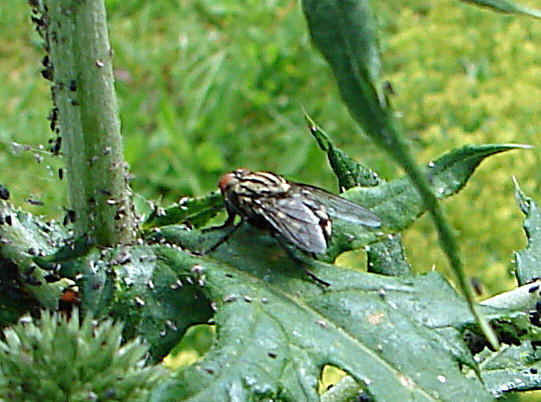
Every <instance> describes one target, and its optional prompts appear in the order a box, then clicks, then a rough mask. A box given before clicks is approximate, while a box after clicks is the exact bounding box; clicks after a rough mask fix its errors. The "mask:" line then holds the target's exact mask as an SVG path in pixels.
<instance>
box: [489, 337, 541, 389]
mask: <svg viewBox="0 0 541 402" xmlns="http://www.w3.org/2000/svg"><path fill="white" fill-rule="evenodd" d="M479 367H480V368H481V376H482V378H483V382H484V383H485V385H486V387H487V389H488V390H489V391H490V392H491V393H492V394H493V395H494V397H501V396H502V395H503V394H504V393H505V392H510V391H528V390H538V389H539V388H541V349H539V348H535V347H533V346H532V345H531V344H530V343H529V342H525V343H522V344H520V345H516V346H515V345H506V346H504V347H502V349H501V350H499V351H497V352H491V351H490V350H488V349H487V350H485V351H483V352H482V353H481V354H480V356H479Z"/></svg>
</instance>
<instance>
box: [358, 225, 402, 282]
mask: <svg viewBox="0 0 541 402" xmlns="http://www.w3.org/2000/svg"><path fill="white" fill-rule="evenodd" d="M366 258H367V262H368V263H367V268H368V272H373V273H375V274H382V275H407V274H410V273H411V272H412V269H411V266H410V264H409V263H408V260H407V258H406V254H405V252H404V247H403V245H402V235H401V234H400V233H398V234H396V235H394V236H391V237H389V238H387V239H384V240H381V241H379V242H377V243H374V244H371V245H370V246H367V247H366Z"/></svg>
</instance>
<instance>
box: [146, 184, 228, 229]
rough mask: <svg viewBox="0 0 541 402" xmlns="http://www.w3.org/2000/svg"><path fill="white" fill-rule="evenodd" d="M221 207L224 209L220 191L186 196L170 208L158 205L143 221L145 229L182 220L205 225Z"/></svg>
mask: <svg viewBox="0 0 541 402" xmlns="http://www.w3.org/2000/svg"><path fill="white" fill-rule="evenodd" d="M221 209H223V201H222V196H221V194H220V193H219V192H218V191H214V192H212V193H210V194H208V195H206V196H203V197H196V198H188V197H186V198H183V199H181V200H180V201H179V202H178V204H175V205H172V206H170V207H168V208H165V209H164V208H158V207H156V208H155V209H154V211H153V212H152V213H151V215H150V216H149V217H148V218H147V219H146V220H145V222H144V223H143V229H150V228H153V227H157V226H165V225H172V224H174V223H180V222H187V223H190V224H192V225H194V226H196V227H199V226H203V225H204V224H205V223H207V221H208V220H209V219H211V218H212V217H213V216H214V215H216V213H217V212H218V211H220V210H221Z"/></svg>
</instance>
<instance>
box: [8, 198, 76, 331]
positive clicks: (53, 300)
mask: <svg viewBox="0 0 541 402" xmlns="http://www.w3.org/2000/svg"><path fill="white" fill-rule="evenodd" d="M66 237H67V235H66V231H65V230H64V228H62V227H61V226H60V225H58V224H57V223H56V222H48V223H45V222H42V221H41V220H40V219H38V218H36V217H34V216H32V215H31V214H29V213H26V212H23V211H22V210H20V209H16V208H14V207H13V206H12V205H11V204H9V203H7V202H5V201H2V202H1V203H0V239H1V240H2V241H1V242H0V256H1V258H2V261H1V262H2V268H4V269H5V270H4V271H3V272H4V275H5V279H4V280H2V281H0V283H1V286H2V289H1V291H0V293H2V296H1V297H2V298H4V300H6V299H8V300H11V301H9V302H7V303H6V305H7V306H10V307H9V308H7V309H6V310H5V311H3V312H2V313H1V314H0V318H2V320H0V321H1V322H0V324H6V323H10V322H12V320H13V319H15V318H16V317H18V316H20V313H23V312H24V311H25V310H24V309H28V308H30V307H31V306H34V308H35V307H37V303H36V302H35V300H37V301H38V302H39V304H41V306H43V307H46V308H50V309H55V308H57V307H58V300H59V299H60V297H61V296H62V292H63V291H64V289H66V288H67V287H69V286H70V285H72V284H73V281H69V280H66V279H60V278H55V277H52V276H51V272H50V271H48V270H46V269H42V268H40V267H39V266H38V264H36V263H35V262H34V259H35V258H36V256H40V255H47V254H52V253H54V252H55V251H56V250H57V249H58V248H59V247H60V245H61V244H62V243H63V241H64V240H63V239H64V238H66ZM7 269H9V270H10V271H8V270H7ZM18 281H20V283H21V284H22V288H23V289H24V291H25V292H22V293H21V292H20V290H21V286H19V284H18V283H17V282H18ZM25 293H26V294H25ZM31 298H35V300H34V301H33V300H31ZM21 309H22V310H21ZM4 320H5V321H4Z"/></svg>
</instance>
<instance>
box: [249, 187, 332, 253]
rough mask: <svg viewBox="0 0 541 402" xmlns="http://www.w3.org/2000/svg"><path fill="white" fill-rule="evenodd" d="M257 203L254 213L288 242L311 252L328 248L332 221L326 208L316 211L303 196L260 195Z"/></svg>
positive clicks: (318, 251) (322, 251) (321, 251)
mask: <svg viewBox="0 0 541 402" xmlns="http://www.w3.org/2000/svg"><path fill="white" fill-rule="evenodd" d="M257 204H258V208H257V213H258V214H259V215H260V216H262V217H263V218H264V219H265V220H266V221H267V222H268V223H269V224H270V225H271V226H272V227H273V228H274V229H275V230H276V231H277V232H278V233H279V234H280V235H282V237H284V238H285V239H286V240H287V241H288V242H290V243H292V244H294V245H295V246H296V247H298V248H299V249H301V250H304V251H308V252H311V253H324V252H325V251H326V250H327V238H328V237H329V236H330V229H331V227H330V224H331V221H330V220H329V218H328V216H327V214H326V213H325V211H319V213H318V211H317V210H316V209H314V208H313V205H310V204H307V203H305V202H303V199H302V197H284V198H275V197H269V198H262V199H259V200H258V201H257ZM311 207H312V208H311Z"/></svg>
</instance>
